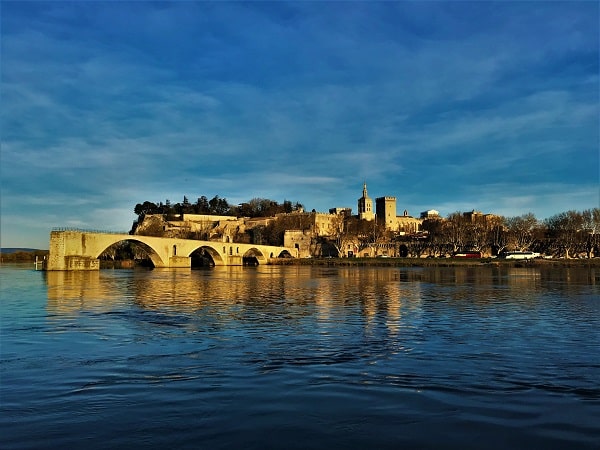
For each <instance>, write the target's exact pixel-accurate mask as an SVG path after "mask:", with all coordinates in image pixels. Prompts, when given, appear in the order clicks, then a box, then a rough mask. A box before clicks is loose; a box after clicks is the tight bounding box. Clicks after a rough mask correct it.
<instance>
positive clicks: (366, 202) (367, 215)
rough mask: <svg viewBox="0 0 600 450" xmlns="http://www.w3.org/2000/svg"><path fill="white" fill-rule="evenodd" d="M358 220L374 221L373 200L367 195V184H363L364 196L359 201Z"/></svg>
mask: <svg viewBox="0 0 600 450" xmlns="http://www.w3.org/2000/svg"><path fill="white" fill-rule="evenodd" d="M358 218H359V219H361V220H363V219H364V220H373V219H374V218H375V217H374V215H373V200H371V198H370V197H369V195H368V194H367V183H364V184H363V195H362V197H361V198H359V199H358Z"/></svg>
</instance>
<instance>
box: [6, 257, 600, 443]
mask: <svg viewBox="0 0 600 450" xmlns="http://www.w3.org/2000/svg"><path fill="white" fill-rule="evenodd" d="M0 276H1V277H2V283H1V285H0V287H1V289H2V315H3V317H2V320H3V322H2V354H1V365H0V367H1V369H2V383H0V395H1V398H2V401H1V402H0V448H40V447H52V448H75V447H80V446H81V445H82V443H85V446H86V449H87V450H91V449H94V448H113V447H115V448H137V447H140V446H143V447H144V448H157V449H158V448H256V449H262V448H302V449H304V448H327V449H331V448H423V449H435V448H456V449H459V448H460V449H463V448H492V449H494V448H495V449H504V448H590V449H591V448H599V445H598V444H599V441H598V436H599V435H600V428H599V425H598V424H600V388H599V386H598V380H599V379H600V354H599V352H598V342H600V300H599V299H600V283H599V282H598V273H597V272H596V271H595V269H551V268H543V267H523V268H502V267H494V266H482V267H457V268H452V267H449V268H442V267H440V268H391V267H390V268H381V267H380V268H369V267H360V268H358V267H300V266H258V267H254V268H248V267H215V268H213V269H210V270H208V269H207V270H152V271H147V270H114V271H113V270H102V271H100V272H45V273H43V274H42V273H39V272H33V271H28V272H26V273H25V272H24V271H21V272H18V273H17V272H11V273H8V272H6V271H5V269H1V270H0Z"/></svg>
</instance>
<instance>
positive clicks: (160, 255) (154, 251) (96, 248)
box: [45, 230, 297, 270]
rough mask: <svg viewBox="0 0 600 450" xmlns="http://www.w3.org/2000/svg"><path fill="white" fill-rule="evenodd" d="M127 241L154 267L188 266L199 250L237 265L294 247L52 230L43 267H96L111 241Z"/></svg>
mask: <svg viewBox="0 0 600 450" xmlns="http://www.w3.org/2000/svg"><path fill="white" fill-rule="evenodd" d="M121 241H131V242H135V243H136V244H138V245H140V246H141V247H142V248H144V250H146V252H147V253H148V257H149V258H150V259H151V260H152V263H153V264H154V267H191V254H192V253H193V252H195V251H197V250H203V251H204V253H205V254H207V255H209V256H210V257H211V258H212V260H213V262H214V264H215V265H216V266H241V265H243V262H244V258H255V259H256V261H258V263H259V264H266V263H267V262H268V261H269V260H270V259H272V258H279V257H286V256H287V257H295V256H297V255H296V252H297V250H296V249H291V248H286V247H274V246H270V245H255V244H241V243H230V242H212V241H196V240H192V239H172V238H161V237H152V236H138V235H129V234H111V233H101V232H94V231H83V230H76V231H74V230H67V231H52V232H51V233H50V254H49V256H48V260H47V264H46V266H45V269H46V270H98V269H99V268H100V261H99V259H98V257H99V256H100V255H101V254H102V253H103V252H104V251H105V250H106V249H107V248H108V247H110V246H111V245H113V244H115V243H117V242H121Z"/></svg>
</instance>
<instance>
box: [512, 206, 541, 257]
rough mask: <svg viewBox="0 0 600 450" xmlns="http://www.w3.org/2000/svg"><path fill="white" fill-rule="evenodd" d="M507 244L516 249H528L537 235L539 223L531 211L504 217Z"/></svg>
mask: <svg viewBox="0 0 600 450" xmlns="http://www.w3.org/2000/svg"><path fill="white" fill-rule="evenodd" d="M506 226H507V229H508V230H507V231H508V245H510V246H511V247H514V248H515V249H516V250H519V251H524V250H528V249H530V247H531V246H532V245H533V244H534V242H535V241H536V239H537V238H538V237H539V235H540V234H539V232H540V224H539V222H538V220H537V219H536V218H535V216H534V215H533V214H532V213H527V214H523V215H522V216H516V217H509V218H507V219H506Z"/></svg>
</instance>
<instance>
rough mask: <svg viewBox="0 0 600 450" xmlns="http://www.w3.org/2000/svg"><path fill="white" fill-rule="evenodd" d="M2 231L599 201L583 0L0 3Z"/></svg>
mask: <svg viewBox="0 0 600 450" xmlns="http://www.w3.org/2000/svg"><path fill="white" fill-rule="evenodd" d="M0 8H1V9H0V17H1V19H0V25H1V28H0V37H1V54H0V71H1V81H0V95H1V97H0V100H1V105H2V106H1V108H0V111H1V112H0V114H1V115H0V119H1V122H0V123H1V155H0V157H1V159H0V181H1V185H0V194H1V195H0V211H1V223H0V225H1V227H0V232H1V233H0V236H1V242H0V244H1V246H2V247H33V248H48V241H49V235H50V231H51V230H52V228H54V227H77V228H84V229H99V230H113V231H120V230H123V231H127V230H129V229H130V228H131V225H132V222H133V221H134V220H135V219H136V216H135V214H134V213H133V209H134V207H135V205H136V204H137V203H143V202H144V201H151V202H155V203H158V202H161V201H162V202H165V201H166V200H167V199H168V200H170V201H171V203H177V202H182V201H183V197H184V196H186V197H187V198H188V199H189V200H190V201H191V202H195V201H196V199H197V198H198V197H200V196H202V195H204V196H206V197H208V198H209V199H210V198H212V197H214V196H215V195H218V196H219V197H221V198H226V199H227V200H228V202H229V203H230V204H234V205H235V204H239V203H241V202H244V201H248V200H250V199H253V198H268V199H272V200H276V201H278V202H280V203H282V202H283V201H284V200H290V201H292V202H300V203H302V204H303V205H304V206H305V208H306V209H307V210H309V211H310V210H312V209H315V210H316V211H321V212H327V211H328V210H329V209H330V208H333V207H351V208H352V210H353V212H354V213H355V214H356V212H357V200H358V198H359V197H360V196H361V195H362V186H363V183H364V182H366V183H367V187H368V193H369V196H370V197H371V198H372V199H375V198H377V197H382V196H395V197H396V198H397V208H398V211H397V213H398V215H401V214H402V213H403V212H404V210H407V211H408V213H409V214H410V215H413V216H419V214H420V212H421V211H425V210H429V209H436V210H438V211H439V212H440V214H441V215H442V216H447V215H448V214H451V213H454V212H456V211H463V212H464V211H471V210H473V209H475V210H478V211H482V212H484V213H494V214H500V215H504V216H507V217H511V216H519V215H522V214H526V213H530V212H531V213H533V214H535V215H536V217H537V218H539V219H540V220H543V219H545V218H548V217H550V216H552V215H555V214H558V213H561V212H565V211H568V210H577V211H582V210H585V209H589V208H596V207H600V198H599V197H600V187H599V186H600V179H599V173H600V162H599V123H600V122H599V117H600V114H599V103H600V102H599V45H598V41H599V34H600V33H599V3H598V2H596V1H583V2H578V1H568V2H560V1H552V2H550V1H548V2H545V1H522V2H510V1H508V2H507V1H503V2H493V1H478V2H459V1H453V2H450V1H442V2H435V1H428V2H406V1H402V2H358V1H353V2H343V1H335V2H333V1H331V2H325V1H320V2H308V1H302V2H289V3H288V2H240V3H238V2H193V1H179V2H178V1H173V2H144V1H130V2H117V1H104V2H103V1H94V2H87V1H74V2H55V1H42V2H32V1H26V2H25V1H14V2H11V1H4V0H2V2H1V4H0Z"/></svg>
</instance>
